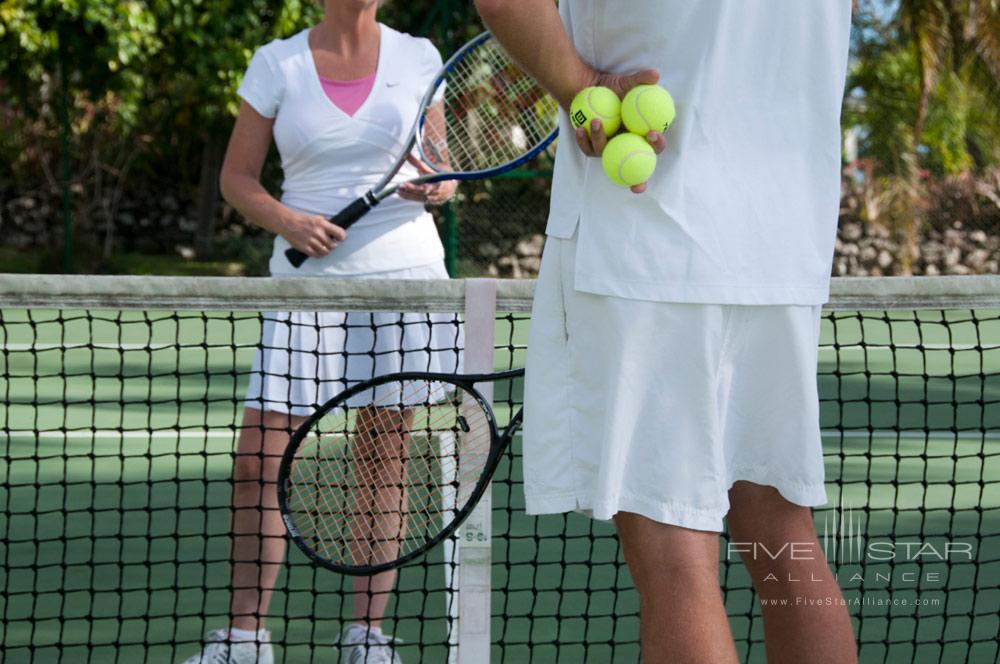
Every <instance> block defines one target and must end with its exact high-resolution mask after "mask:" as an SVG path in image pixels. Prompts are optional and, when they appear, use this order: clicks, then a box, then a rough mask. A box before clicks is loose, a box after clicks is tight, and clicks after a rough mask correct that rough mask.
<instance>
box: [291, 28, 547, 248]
mask: <svg viewBox="0 0 1000 664" xmlns="http://www.w3.org/2000/svg"><path fill="white" fill-rule="evenodd" d="M442 89H443V99H439V97H441V96H442V92H441V91H442ZM558 111H559V106H558V104H557V103H556V101H555V100H554V99H553V98H552V97H550V96H549V95H548V94H546V92H545V91H544V90H543V89H542V88H541V87H540V86H539V85H538V84H537V83H536V82H535V81H534V79H532V78H531V77H530V76H528V75H527V74H526V73H524V72H523V71H521V69H519V68H518V67H517V65H515V64H514V63H513V62H512V61H511V59H510V57H509V56H508V55H507V54H506V53H505V52H504V50H503V49H502V48H501V47H500V45H499V44H497V42H496V41H495V40H494V39H493V36H492V35H491V34H490V33H489V32H484V33H482V34H480V35H478V36H477V37H475V38H473V39H472V40H471V41H469V42H468V43H467V44H465V46H463V47H462V48H461V49H459V50H458V52H457V53H455V54H454V55H453V56H451V58H449V59H448V61H447V62H446V63H444V65H443V66H442V67H441V70H440V71H439V72H438V74H437V76H435V78H434V82H433V83H431V85H430V87H429V88H428V89H427V92H426V93H425V94H424V97H423V99H422V100H421V102H420V110H419V112H418V113H417V120H416V122H415V123H414V125H413V127H412V128H411V129H410V134H409V136H408V137H407V140H406V143H405V147H404V148H403V150H402V151H401V152H400V153H399V156H398V157H397V159H396V162H395V164H394V165H393V167H392V168H391V169H390V170H389V171H388V172H387V173H386V174H385V175H383V176H382V179H381V180H379V181H378V182H377V183H376V184H375V186H374V187H372V188H371V189H370V190H368V191H367V192H365V194H364V195H363V196H361V197H360V198H358V199H357V200H355V201H353V202H352V203H350V204H349V205H348V206H347V207H345V208H344V209H343V210H341V211H340V212H338V213H337V214H336V215H335V216H334V217H332V218H331V219H330V221H331V222H332V223H334V224H336V225H337V226H340V227H341V228H348V227H349V226H351V225H352V224H353V223H355V222H356V221H358V220H359V219H361V218H362V217H363V216H364V215H365V214H367V213H368V211H369V210H371V209H372V208H373V207H375V206H376V205H378V204H379V203H380V202H381V201H382V200H384V199H385V198H387V197H388V196H391V195H392V194H394V193H395V192H396V190H397V189H398V188H399V187H400V185H401V184H402V183H401V182H397V183H393V181H392V180H393V178H395V176H396V174H397V173H398V172H399V169H400V168H401V167H402V166H403V164H404V163H405V162H406V160H407V157H408V156H409V155H410V154H412V153H413V150H414V148H416V150H417V154H418V156H419V157H420V159H421V160H423V161H424V162H425V163H426V164H427V165H428V166H430V168H431V170H432V171H433V172H432V173H428V174H425V175H421V176H419V177H416V178H413V179H411V180H409V182H410V183H412V184H426V183H430V182H441V181H443V180H478V179H482V178H488V177H493V176H495V175H499V174H501V173H505V172H507V171H509V170H511V169H514V168H517V167H518V166H520V165H522V164H524V163H526V162H528V161H530V160H532V159H534V158H535V157H536V156H538V154H539V153H541V152H542V150H544V149H545V148H546V147H548V145H549V144H550V143H551V142H552V141H553V140H554V139H555V137H556V134H557V133H558V115H559V113H558ZM285 256H286V257H287V258H288V261H289V262H290V263H291V264H292V265H293V266H295V267H299V266H301V265H302V263H304V262H305V261H306V259H307V258H308V256H307V255H306V254H305V253H303V252H301V251H299V250H298V249H295V248H294V247H293V248H290V249H287V250H286V251H285Z"/></svg>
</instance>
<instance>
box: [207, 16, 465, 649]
mask: <svg viewBox="0 0 1000 664" xmlns="http://www.w3.org/2000/svg"><path fill="white" fill-rule="evenodd" d="M377 8H378V2H377V0H326V2H325V17H324V19H323V21H322V22H321V23H319V24H318V25H316V26H315V27H313V28H311V29H308V30H304V31H302V32H300V33H299V34H297V35H295V36H293V37H290V38H288V39H279V40H275V41H273V42H271V43H269V44H267V45H266V46H264V47H263V48H261V49H259V50H258V51H257V52H256V53H255V54H254V56H253V59H252V60H251V62H250V66H249V68H248V69H247V71H246V74H245V76H244V78H243V83H242V85H241V86H240V89H239V95H240V97H241V99H242V103H241V106H240V112H239V116H238V118H237V121H236V125H235V127H234V129H233V134H232V138H231V140H230V145H229V150H228V153H227V155H226V160H225V164H224V165H223V169H222V188H223V193H224V195H225V197H226V199H227V200H228V201H229V202H230V203H231V204H232V205H233V206H234V207H235V208H236V209H238V210H239V211H240V212H241V213H242V214H243V215H244V216H246V217H247V218H248V219H249V220H251V221H252V222H254V223H255V224H257V225H259V226H262V227H263V228H265V229H267V230H269V231H271V232H273V233H275V235H276V237H275V241H274V253H273V255H272V257H271V262H270V270H271V274H272V275H273V276H276V277H283V276H313V277H339V278H379V279H440V278H447V276H448V275H447V273H446V271H445V269H444V263H443V255H444V252H443V249H442V245H441V242H440V240H439V238H438V235H437V231H436V228H435V225H434V222H433V219H432V218H431V216H430V214H428V213H427V212H426V211H425V210H424V204H425V203H430V204H438V203H442V202H443V201H445V200H446V199H447V198H449V197H450V196H451V195H452V193H453V192H454V187H455V185H454V184H453V183H441V184H436V185H423V186H413V185H405V186H403V187H401V188H400V189H399V192H398V193H399V195H398V196H394V197H391V198H389V199H387V200H385V201H383V202H382V203H381V205H379V206H378V207H376V208H375V209H374V210H372V211H371V212H370V213H369V214H368V215H367V216H365V217H364V218H363V219H362V220H361V221H359V222H358V223H356V224H355V225H354V226H352V227H351V229H350V232H345V231H344V230H343V229H341V228H339V227H337V226H335V225H333V224H331V223H330V222H329V221H328V220H327V219H328V217H331V216H333V215H334V214H336V213H337V212H338V211H339V210H341V209H342V208H343V207H344V206H345V205H347V204H348V203H350V202H351V201H353V200H354V199H356V198H357V197H358V196H360V195H361V194H363V193H364V192H365V191H367V190H368V189H369V188H370V187H371V186H372V185H373V184H374V183H375V182H376V181H377V180H378V179H379V178H380V177H381V176H382V175H383V174H384V173H385V172H386V171H387V170H389V169H390V167H391V166H392V164H393V163H394V160H395V158H396V156H397V155H398V154H399V151H400V150H401V149H402V148H403V146H404V140H405V138H406V134H407V132H408V131H409V129H410V127H411V125H412V123H413V122H414V120H415V119H416V114H417V111H418V106H419V103H420V100H421V98H422V96H423V94H424V91H425V90H426V89H427V87H428V86H429V85H430V83H431V81H432V79H433V76H434V74H436V72H437V71H438V70H439V68H440V67H441V57H440V55H439V54H438V52H437V50H436V49H435V48H434V46H433V45H432V44H431V43H430V42H429V41H427V40H425V39H417V38H414V37H411V36H409V35H406V34H403V33H400V32H397V31H395V30H393V29H391V28H389V27H387V26H384V25H381V24H379V23H378V22H376V19H375V15H376V10H377ZM272 136H273V139H274V142H275V144H276V145H277V148H278V152H279V153H280V156H281V165H282V170H283V173H284V181H283V184H282V193H281V197H280V200H276V199H275V198H273V197H272V196H271V195H270V194H269V193H268V192H267V191H265V190H264V188H263V187H262V186H261V184H260V179H259V178H260V171H261V167H262V164H263V162H264V159H265V156H266V154H267V150H268V147H269V145H270V142H271V139H272ZM421 168H424V165H423V164H420V163H419V162H416V161H414V162H413V163H409V164H406V165H405V166H404V167H403V169H402V170H401V171H400V173H399V174H398V176H397V177H398V179H399V180H405V179H409V178H411V177H415V176H416V175H417V172H418V169H421ZM290 246H292V247H295V248H297V249H299V250H301V251H303V252H305V253H306V254H308V255H309V256H310V257H311V258H310V259H309V260H307V261H306V262H305V263H304V264H303V265H302V267H301V268H298V269H296V268H295V267H293V266H292V265H290V264H289V262H288V261H287V259H286V258H285V250H286V249H288V248H289V247H290ZM460 346H461V329H460V326H459V323H458V322H457V319H456V317H455V316H449V315H430V316H429V315H417V314H388V313H371V314H357V313H352V314H341V313H325V312H324V313H313V312H290V313H289V312H285V313H275V314H268V315H266V316H265V320H264V324H263V329H262V335H261V343H260V348H259V350H258V352H257V356H256V358H255V360H254V364H253V370H252V373H251V376H250V386H249V389H248V394H247V398H246V411H245V415H244V420H243V428H242V430H241V434H240V439H239V443H238V449H237V457H236V463H235V469H234V485H235V486H234V513H233V535H234V540H233V570H232V588H233V594H232V602H231V614H232V623H231V625H230V626H229V627H228V629H220V630H216V631H213V632H211V633H210V634H209V635H208V637H207V639H206V645H205V648H204V649H203V651H202V652H201V653H200V654H198V655H195V656H194V657H192V658H191V659H190V660H188V661H189V662H192V663H193V662H216V661H218V662H227V663H229V662H232V663H237V664H238V663H242V662H262V663H265V664H270V662H271V661H272V660H273V654H272V650H271V645H270V643H269V634H268V632H267V631H266V630H265V629H264V620H265V617H266V615H267V611H268V605H269V603H270V599H271V589H272V587H273V585H274V583H275V580H276V577H277V575H278V572H279V569H280V565H281V563H282V561H283V560H284V556H285V548H286V545H285V533H284V528H283V526H282V523H281V519H280V515H279V513H278V511H277V507H276V495H275V484H274V482H275V478H276V475H277V468H278V464H279V461H280V457H281V453H282V451H283V449H284V447H285V444H286V443H287V442H288V438H289V433H290V432H291V431H292V430H294V429H295V428H296V427H297V426H298V424H299V423H301V422H302V421H303V419H304V418H305V417H306V416H308V415H309V414H310V413H311V412H312V411H313V410H314V409H315V407H316V406H317V405H319V404H322V403H324V402H325V401H327V400H328V399H330V398H331V397H333V396H334V395H335V394H337V393H338V392H340V391H341V390H343V389H344V388H345V387H347V386H348V385H351V384H354V383H356V382H358V381H362V380H366V379H369V378H372V377H373V376H375V375H381V374H385V373H390V372H394V371H404V370H412V371H416V370H422V371H428V370H429V371H442V372H454V371H457V370H459V369H460V365H461V361H460V357H459V354H458V353H459V351H457V350H456V349H457V348H460ZM385 435H391V434H385ZM397 502H398V501H397ZM394 504H395V503H394ZM394 583H395V573H394V572H387V573H383V574H380V575H376V576H375V577H372V578H371V579H368V578H358V579H357V580H355V581H354V591H355V593H354V603H353V616H354V620H353V622H351V623H349V624H348V625H346V626H345V628H344V631H343V634H342V637H341V641H340V650H341V661H344V662H350V663H352V664H353V663H354V662H361V661H364V662H374V663H383V664H390V663H393V664H398V663H399V662H400V658H399V656H398V655H397V654H395V652H394V649H393V648H392V639H391V637H389V636H387V635H384V634H383V633H382V632H381V629H380V620H381V618H382V615H383V613H384V611H385V607H386V604H387V602H388V599H389V594H390V592H391V590H392V588H393V586H394ZM335 656H336V655H335V654H334V657H335Z"/></svg>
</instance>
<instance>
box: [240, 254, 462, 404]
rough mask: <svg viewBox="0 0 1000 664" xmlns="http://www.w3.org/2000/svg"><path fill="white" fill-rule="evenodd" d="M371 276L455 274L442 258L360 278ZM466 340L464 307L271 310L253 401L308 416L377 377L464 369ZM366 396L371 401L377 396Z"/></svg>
mask: <svg viewBox="0 0 1000 664" xmlns="http://www.w3.org/2000/svg"><path fill="white" fill-rule="evenodd" d="M366 277H367V278H374V277H377V278H379V279H447V278H448V273H447V271H446V270H445V268H444V264H443V263H441V262H438V263H432V264H430V265H423V266H419V267H414V268H407V269H403V270H394V271H391V272H380V273H378V274H375V275H363V276H359V277H357V278H366ZM463 347H464V337H463V332H462V324H461V321H460V319H459V317H458V315H457V314H428V313H387V312H372V313H339V312H327V311H324V312H302V311H293V312H269V313H266V314H264V319H263V324H262V326H261V340H260V345H259V346H258V348H257V353H256V356H255V357H254V361H253V368H252V370H251V373H250V384H249V387H248V388H247V396H246V406H247V407H249V408H256V409H257V410H269V411H277V412H282V413H290V414H292V415H299V416H307V415H310V414H312V412H313V411H314V410H315V409H316V408H317V407H318V406H320V405H322V404H323V403H326V402H327V401H328V400H330V399H331V398H333V397H334V396H336V395H337V394H339V393H340V392H341V391H343V390H345V389H346V388H348V387H351V386H353V385H356V384H357V383H359V382H362V381H365V380H369V379H371V378H374V377H376V376H382V375H385V374H388V373H394V372H397V371H434V372H441V373H455V372H459V371H461V369H462V348H463ZM358 399H362V400H364V399H368V402H370V400H371V395H359V397H358ZM354 405H360V403H359V404H354Z"/></svg>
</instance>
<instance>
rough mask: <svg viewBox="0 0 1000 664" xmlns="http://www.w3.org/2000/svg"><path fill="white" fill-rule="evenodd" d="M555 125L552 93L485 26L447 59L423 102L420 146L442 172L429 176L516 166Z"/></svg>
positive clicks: (541, 145)
mask: <svg viewBox="0 0 1000 664" xmlns="http://www.w3.org/2000/svg"><path fill="white" fill-rule="evenodd" d="M558 127H559V105H558V103H556V101H555V99H553V98H552V97H551V96H550V95H549V94H548V93H547V92H545V90H544V89H543V88H542V87H541V86H540V85H538V83H536V82H535V80H534V79H532V78H531V77H530V76H529V75H528V74H527V73H525V72H524V71H523V70H521V69H520V68H519V67H518V66H517V65H516V64H514V62H513V61H512V60H511V59H510V56H508V55H507V53H506V52H505V51H504V50H503V49H502V48H501V46H500V44H498V43H497V41H496V40H495V39H494V38H493V35H492V34H490V33H489V32H484V33H482V34H480V35H478V36H477V37H475V38H473V39H472V40H471V41H469V42H468V43H467V44H466V45H465V46H463V47H462V48H461V49H459V51H458V52H456V53H455V54H454V55H453V56H452V57H451V58H450V59H449V60H448V62H446V63H445V64H444V66H443V67H442V69H441V72H440V73H439V74H438V76H437V78H436V80H435V82H434V84H433V86H432V87H431V89H430V90H429V91H428V93H427V94H426V95H425V97H424V99H423V102H422V104H421V112H420V116H419V120H418V123H417V138H416V146H417V150H418V152H419V155H420V158H421V159H422V160H423V161H424V162H425V163H427V164H428V165H429V166H430V167H431V168H432V169H433V170H434V171H436V172H437V173H438V174H440V175H439V176H438V177H436V178H435V177H434V176H428V177H427V178H426V179H425V181H433V180H435V179H476V178H482V177H488V176H492V175H498V174H500V173H503V172H505V171H508V170H511V169H513V168H516V167H517V166H520V165H521V164H523V163H525V162H527V161H529V160H531V159H533V158H535V157H536V156H537V155H538V154H539V153H541V152H542V150H544V149H545V148H546V147H548V145H549V144H550V143H551V142H552V141H553V140H554V139H555V137H556V135H557V134H558Z"/></svg>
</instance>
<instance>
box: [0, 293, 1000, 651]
mask: <svg viewBox="0 0 1000 664" xmlns="http://www.w3.org/2000/svg"><path fill="white" fill-rule="evenodd" d="M945 304H947V303H945ZM522 308H523V307H522ZM528 324H529V320H528V316H527V314H521V313H516V314H502V313H501V314H500V315H498V317H497V325H496V340H497V343H496V346H497V352H496V355H495V358H496V366H497V368H507V367H510V366H523V360H524V347H525V340H526V330H527V326H528ZM258 331H259V321H258V315H257V314H256V313H252V312H251V313H246V312H244V313H230V312H227V311H215V310H211V311H201V310H188V309H181V308H179V309H176V310H170V311H155V312H154V311H142V310H123V311H108V310H98V309H90V310H83V309H75V308H67V309H51V310H42V309H12V308H5V309H4V310H3V312H2V315H0V367H2V371H0V393H2V395H3V400H4V404H5V406H4V409H3V410H2V419H0V435H2V437H3V441H4V445H3V450H4V464H3V468H4V470H3V484H2V487H0V496H2V499H0V500H2V503H3V506H4V510H3V512H2V514H0V523H2V524H3V533H4V541H5V544H4V546H3V550H2V556H0V558H2V561H3V564H2V569H0V585H2V588H3V593H2V597H0V602H2V609H0V614H2V616H3V623H2V625H3V636H2V638H3V651H4V653H5V654H4V661H7V662H22V661H32V660H34V661H57V660H59V661H73V662H82V661H112V660H114V659H115V658H116V657H117V658H118V659H119V660H136V661H150V662H171V661H176V660H178V659H181V658H183V657H186V656H188V655H189V654H191V652H193V651H194V650H195V649H196V647H197V643H198V642H199V640H200V638H201V635H202V633H203V632H204V630H205V629H206V628H212V627H216V626H219V625H223V624H225V623H226V620H227V611H228V604H227V603H228V587H227V584H228V569H229V551H228V546H229V540H228V535H227V533H228V528H229V504H230V493H231V484H230V473H231V467H232V460H233V459H232V451H233V444H234V440H235V436H236V435H237V433H238V428H237V427H238V423H239V419H240V417H241V414H242V398H243V394H244V391H245V389H246V383H247V380H248V377H249V372H250V370H251V367H250V365H251V361H252V358H253V354H254V351H255V345H256V344H257V341H258V339H257V335H258ZM821 346H822V348H821V354H820V361H821V366H820V388H821V399H822V426H823V429H824V433H825V449H826V459H827V476H828V481H829V485H828V488H829V497H830V506H829V507H828V508H826V509H823V510H818V511H817V512H816V522H817V527H818V528H819V532H820V534H821V537H822V538H823V541H824V544H825V545H826V550H827V555H828V556H829V557H830V558H831V559H832V560H835V561H836V564H837V571H838V574H839V578H840V582H841V585H842V587H843V588H844V589H845V592H846V595H847V597H848V600H849V601H856V602H857V604H856V605H853V606H852V608H851V611H852V613H853V614H854V615H856V616H858V617H859V622H858V627H859V635H860V639H861V642H862V661H864V662H882V661H910V660H911V659H912V661H916V662H940V661H945V660H953V661H970V662H993V661H996V658H997V644H996V640H995V637H996V634H997V630H998V625H1000V620H998V612H997V608H996V607H997V606H998V605H1000V556H998V554H997V552H998V551H1000V407H998V403H1000V315H998V313H997V312H996V311H994V310H992V309H966V308H961V309H955V310H948V311H946V312H945V311H942V310H941V309H933V308H932V309H927V310H923V311H921V312H920V313H919V314H917V313H915V312H914V311H911V310H892V311H889V310H875V311H872V312H867V311H866V312H865V313H863V314H862V313H859V312H858V311H843V310H836V311H830V312H828V313H827V318H826V319H825V321H824V325H823V338H822V342H821ZM521 394H522V388H521V385H520V383H519V382H518V383H515V384H512V385H509V386H501V387H500V388H498V390H497V394H496V395H495V399H496V401H497V404H498V417H499V419H500V420H501V421H503V420H505V419H506V418H507V417H508V416H509V413H510V408H511V407H512V406H514V405H517V404H519V403H520V400H521ZM521 477H522V473H521V464H520V440H517V441H515V445H514V448H513V449H512V450H510V453H509V454H508V456H507V458H506V459H505V461H504V463H503V465H502V466H501V468H500V471H499V473H498V475H497V478H496V482H495V484H494V490H493V496H494V503H493V536H494V539H493V548H492V554H493V563H492V565H493V567H492V569H493V573H492V594H491V604H492V611H491V613H492V625H491V634H492V637H491V638H492V642H493V648H492V660H493V661H494V662H634V661H637V659H638V618H637V614H638V601H637V597H636V595H635V593H634V591H633V590H632V588H631V583H630V580H629V577H628V572H627V570H626V568H625V565H624V562H623V560H622V558H621V556H620V553H619V551H618V546H617V543H616V540H615V539H614V537H613V531H612V529H611V527H610V526H609V525H608V524H603V523H595V522H592V521H589V520H587V519H585V518H583V517H581V516H578V515H569V516H559V517H545V518H535V517H528V516H526V515H525V514H524V512H523V494H522V490H521V486H520V483H521ZM886 543H889V544H893V545H895V550H894V553H893V554H892V557H891V560H890V559H885V558H884V556H885V553H884V551H885V550H886V549H885V547H884V546H881V548H880V545H885V544H886ZM872 545H876V546H875V549H874V553H873V550H872ZM448 556H449V551H448V550H445V549H443V548H439V549H438V550H436V551H435V552H434V553H433V554H432V555H431V556H429V558H428V559H426V560H423V561H419V562H418V563H416V564H414V565H411V566H409V567H407V568H405V570H404V571H403V573H402V575H401V581H400V584H399V588H398V591H397V593H396V595H395V599H394V601H393V604H392V606H391V607H390V616H391V622H392V631H393V633H394V634H395V635H396V636H397V637H399V638H401V639H402V640H403V643H402V645H401V650H400V652H401V654H402V655H403V657H404V659H405V661H414V662H417V661H421V662H444V661H448V657H449V654H450V652H451V651H452V650H453V649H452V648H451V647H450V646H449V635H450V634H451V635H452V638H456V637H455V636H454V634H455V629H454V627H455V624H456V619H455V615H456V614H457V611H456V610H455V606H456V598H457V597H458V592H459V591H461V589H460V588H457V587H456V582H455V579H454V577H453V575H451V574H450V571H451V570H452V569H453V567H452V566H451V563H450V562H446V558H447V557H448ZM720 560H721V565H722V566H721V572H722V576H723V581H724V586H725V590H726V602H727V607H728V611H729V614H730V617H731V624H732V628H733V631H734V635H735V636H736V638H737V640H738V642H739V646H740V651H741V654H743V655H744V656H745V657H746V660H747V661H754V662H756V661H763V652H764V651H763V642H762V639H763V631H762V624H761V621H760V618H759V613H760V612H759V607H756V606H755V601H756V600H755V598H754V596H753V594H752V592H751V591H750V584H749V579H748V577H747V575H746V574H745V572H744V571H743V569H742V567H741V565H740V564H739V563H738V562H737V559H736V556H735V555H733V556H729V555H728V554H727V551H726V549H725V548H723V549H722V551H721V554H720ZM347 588H349V584H348V583H346V582H345V581H344V579H342V578H340V577H337V576H335V575H333V574H331V573H329V572H326V571H323V570H319V569H316V568H314V567H313V566H311V565H310V564H308V563H307V562H306V561H305V560H304V558H303V557H302V556H301V555H299V554H298V552H297V551H296V550H291V551H290V557H289V561H288V563H287V564H286V566H285V572H284V574H283V577H282V580H281V581H280V582H279V592H278V593H276V598H275V601H274V604H273V606H272V611H271V620H270V627H271V628H272V630H273V631H274V636H275V642H276V644H277V645H278V650H277V658H278V661H285V662H308V661H314V660H315V661H324V660H323V657H326V658H328V659H329V658H332V657H334V655H335V653H334V652H333V651H332V650H330V648H332V644H333V642H334V640H335V639H336V635H337V633H338V629H339V626H340V620H341V618H342V616H343V615H344V612H345V610H346V609H345V590H346V589H347ZM918 601H919V602H922V604H921V605H920V606H915V605H914V604H915V603H916V602H918ZM677 608H678V610H684V607H683V603H682V602H678V607H677ZM458 619H459V620H460V619H461V616H458ZM182 656H183V657H182Z"/></svg>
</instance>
